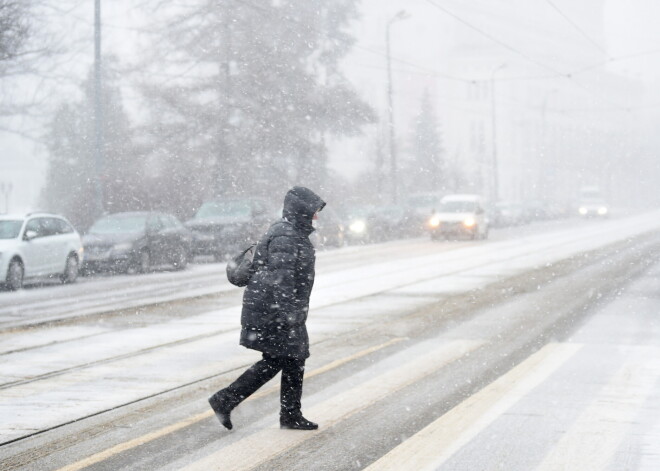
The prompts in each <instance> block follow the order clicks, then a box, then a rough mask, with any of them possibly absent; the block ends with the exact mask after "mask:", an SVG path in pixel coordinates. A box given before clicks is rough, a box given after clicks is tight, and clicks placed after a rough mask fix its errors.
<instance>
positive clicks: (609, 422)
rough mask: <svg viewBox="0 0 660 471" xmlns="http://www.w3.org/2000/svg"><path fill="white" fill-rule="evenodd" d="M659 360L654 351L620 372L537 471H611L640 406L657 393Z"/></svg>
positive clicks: (627, 365)
mask: <svg viewBox="0 0 660 471" xmlns="http://www.w3.org/2000/svg"><path fill="white" fill-rule="evenodd" d="M647 352H649V351H648V350H647ZM641 358H643V359H641ZM657 359H658V349H657V348H654V349H653V350H652V352H651V354H650V355H643V356H640V358H636V359H634V360H631V361H630V362H628V363H626V364H625V365H624V366H623V367H622V368H620V369H619V370H618V371H617V372H616V374H615V375H614V376H613V377H612V379H611V380H610V382H609V383H608V384H607V385H606V386H605V387H604V388H603V389H602V390H601V391H600V392H599V394H598V397H597V398H596V399H595V400H594V401H593V402H592V403H591V405H590V406H589V407H588V408H587V409H586V410H585V411H584V412H583V413H582V414H581V415H580V416H579V417H578V418H577V420H576V421H575V422H574V424H573V425H572V426H571V428H570V429H569V430H568V431H567V432H566V433H564V434H563V435H562V437H561V439H560V440H559V442H558V443H557V445H556V446H555V447H554V448H553V449H552V450H551V451H550V452H549V453H548V455H547V456H546V457H545V459H544V460H543V461H542V462H541V464H540V465H539V466H538V467H537V468H536V470H537V471H553V470H557V469H569V468H570V469H580V470H585V471H586V470H601V469H608V464H609V462H610V460H611V459H612V457H613V456H614V454H615V453H616V452H617V450H618V445H619V444H620V443H621V441H622V440H623V438H624V437H625V434H626V432H627V431H628V430H629V429H630V427H631V425H632V424H633V423H634V418H635V416H636V415H637V414H638V413H639V409H640V407H641V405H642V404H644V402H645V401H646V399H647V398H648V397H649V396H650V395H651V394H652V393H653V391H654V387H655V384H656V381H657V380H658V377H659V376H660V369H659V368H658V361H657Z"/></svg>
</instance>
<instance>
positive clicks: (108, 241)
mask: <svg viewBox="0 0 660 471" xmlns="http://www.w3.org/2000/svg"><path fill="white" fill-rule="evenodd" d="M141 237H144V232H128V233H124V234H86V235H84V236H83V238H82V241H83V245H115V244H121V243H122V242H134V241H136V240H138V239H139V238H141Z"/></svg>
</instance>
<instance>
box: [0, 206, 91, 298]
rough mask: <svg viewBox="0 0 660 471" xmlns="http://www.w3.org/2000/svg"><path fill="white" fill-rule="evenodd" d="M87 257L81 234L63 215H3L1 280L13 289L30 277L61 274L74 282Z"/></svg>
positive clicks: (0, 228)
mask: <svg viewBox="0 0 660 471" xmlns="http://www.w3.org/2000/svg"><path fill="white" fill-rule="evenodd" d="M82 261H83V245H82V242H81V240H80V235H79V234H78V232H76V230H75V229H74V228H73V226H72V225H71V223H69V221H67V220H66V219H65V218H63V217H62V216H58V215H56V214H49V213H28V214H25V215H1V216H0V284H2V285H4V287H5V288H7V289H9V290H17V289H20V288H22V287H23V283H24V282H25V281H26V280H37V279H47V278H50V279H52V278H53V277H56V278H58V279H59V280H60V281H62V282H63V283H73V282H74V281H76V279H77V278H78V271H79V267H80V263H81V262H82Z"/></svg>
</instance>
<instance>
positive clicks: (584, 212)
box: [578, 206, 587, 215]
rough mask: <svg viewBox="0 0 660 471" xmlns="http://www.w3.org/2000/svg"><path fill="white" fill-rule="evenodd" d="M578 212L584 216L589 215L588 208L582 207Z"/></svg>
mask: <svg viewBox="0 0 660 471" xmlns="http://www.w3.org/2000/svg"><path fill="white" fill-rule="evenodd" d="M578 211H579V212H580V214H582V215H584V214H587V208H585V207H584V206H581V207H580V209H578Z"/></svg>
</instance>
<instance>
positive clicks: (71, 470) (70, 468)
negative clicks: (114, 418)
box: [57, 337, 405, 471]
mask: <svg viewBox="0 0 660 471" xmlns="http://www.w3.org/2000/svg"><path fill="white" fill-rule="evenodd" d="M402 340H405V338H402V337H397V338H393V339H391V340H388V341H387V342H384V343H381V344H379V345H374V346H373V347H369V348H367V349H365V350H361V351H359V352H357V353H355V354H353V355H350V356H348V357H345V358H341V359H339V360H335V361H333V362H331V363H328V364H327V365H324V366H322V367H320V368H317V369H315V370H313V371H310V372H309V373H306V374H305V378H306V379H309V378H312V377H314V376H317V375H319V374H321V373H325V372H327V371H330V370H332V369H334V368H338V367H340V366H342V365H344V364H346V363H349V362H351V361H353V360H357V359H358V358H361V357H363V356H366V355H369V354H370V353H373V352H376V351H378V350H381V349H383V348H386V347H389V346H390V345H394V344H396V343H398V342H401V341H402ZM277 390H279V386H273V387H270V388H268V389H265V390H262V391H259V392H258V393H256V394H253V395H252V396H250V397H249V398H248V399H247V400H248V401H250V400H254V399H258V398H260V397H263V396H266V395H268V394H270V393H272V392H274V391H277ZM209 417H213V411H211V410H208V411H206V412H202V413H199V414H196V415H193V416H192V417H189V418H187V419H184V420H182V421H180V422H177V423H175V424H172V425H169V426H167V427H164V428H162V429H160V430H155V431H153V432H151V433H148V434H146V435H142V436H141V437H137V438H134V439H133V440H129V441H127V442H124V443H119V444H117V445H115V446H113V447H111V448H108V449H106V450H103V451H101V452H98V453H95V454H93V455H91V456H89V457H87V458H84V459H82V460H80V461H76V462H75V463H72V464H69V465H67V466H64V467H63V468H60V469H58V470H57V471H78V470H80V469H83V468H86V467H87V466H91V465H93V464H96V463H99V462H101V461H105V460H107V459H109V458H111V457H113V456H115V455H118V454H119V453H124V452H126V451H128V450H131V449H133V448H136V447H139V446H141V445H144V444H146V443H149V442H152V441H154V440H157V439H159V438H162V437H164V436H166V435H169V434H171V433H174V432H176V431H178V430H181V429H184V428H186V427H188V426H190V425H193V424H195V423H197V422H201V421H202V420H205V419H208V418H209Z"/></svg>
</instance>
